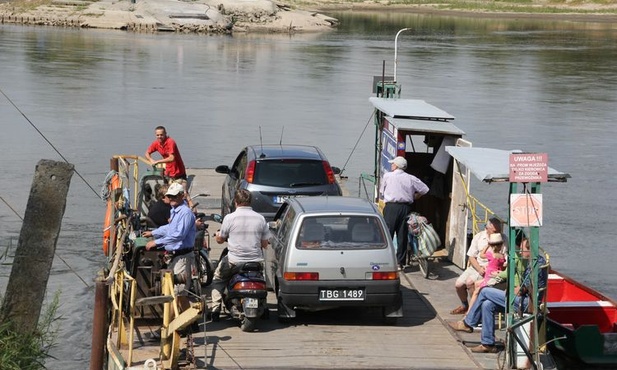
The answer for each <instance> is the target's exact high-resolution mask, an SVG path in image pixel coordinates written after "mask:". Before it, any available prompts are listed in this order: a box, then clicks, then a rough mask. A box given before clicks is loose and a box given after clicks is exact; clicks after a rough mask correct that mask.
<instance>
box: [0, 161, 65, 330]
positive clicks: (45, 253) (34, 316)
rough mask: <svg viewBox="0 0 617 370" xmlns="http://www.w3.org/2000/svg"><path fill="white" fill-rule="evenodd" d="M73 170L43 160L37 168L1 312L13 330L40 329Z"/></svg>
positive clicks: (1, 317)
mask: <svg viewBox="0 0 617 370" xmlns="http://www.w3.org/2000/svg"><path fill="white" fill-rule="evenodd" d="M73 168H74V166H73V165H72V164H70V163H65V162H56V161H51V160H44V159H43V160H40V161H39V163H38V164H37V165H36V169H35V172H34V179H33V181H32V187H31V188H30V197H29V198H28V204H27V206H26V213H25V215H24V222H23V224H22V227H21V233H20V235H19V242H18V243H17V249H16V251H15V258H14V260H13V267H12V269H11V276H10V277H9V283H8V286H7V288H6V295H5V299H4V304H3V306H2V309H1V310H0V321H5V320H7V321H11V322H12V325H13V329H14V330H18V331H20V332H23V333H29V332H33V331H34V330H35V329H36V327H37V324H38V320H39V315H40V313H41V307H42V305H43V300H44V298H45V291H46V289H47V281H48V280H49V272H50V270H51V265H52V262H53V259H54V253H55V251H56V242H57V241H58V234H59V233H60V226H61V224H62V216H63V215H64V210H65V208H66V195H67V193H68V191H69V184H70V182H71V177H72V176H73Z"/></svg>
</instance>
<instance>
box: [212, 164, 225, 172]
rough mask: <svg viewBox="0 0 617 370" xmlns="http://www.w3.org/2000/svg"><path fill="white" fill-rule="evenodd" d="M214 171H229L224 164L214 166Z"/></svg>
mask: <svg viewBox="0 0 617 370" xmlns="http://www.w3.org/2000/svg"><path fill="white" fill-rule="evenodd" d="M214 171H216V172H217V173H229V166H226V165H220V166H216V168H215V169H214Z"/></svg>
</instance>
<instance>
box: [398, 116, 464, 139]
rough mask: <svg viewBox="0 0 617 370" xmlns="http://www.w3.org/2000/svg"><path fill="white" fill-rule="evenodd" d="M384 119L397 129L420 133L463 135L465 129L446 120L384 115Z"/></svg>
mask: <svg viewBox="0 0 617 370" xmlns="http://www.w3.org/2000/svg"><path fill="white" fill-rule="evenodd" d="M386 120H388V122H390V123H391V124H392V125H394V126H395V127H396V128H398V130H399V131H419V132H422V133H435V134H446V135H456V136H463V135H465V131H463V130H461V129H460V128H458V127H456V126H455V125H454V124H453V123H452V122H448V121H431V120H419V119H409V118H392V117H390V116H386Z"/></svg>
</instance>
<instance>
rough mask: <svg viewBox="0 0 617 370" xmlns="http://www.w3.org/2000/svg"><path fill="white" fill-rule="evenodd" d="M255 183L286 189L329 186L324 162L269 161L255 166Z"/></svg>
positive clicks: (260, 162)
mask: <svg viewBox="0 0 617 370" xmlns="http://www.w3.org/2000/svg"><path fill="white" fill-rule="evenodd" d="M253 183H255V184H259V185H267V186H277V187H285V188H294V187H303V186H315V185H325V184H328V178H327V176H326V171H325V170H324V166H323V162H322V161H311V160H297V159H284V160H268V161H259V162H257V165H256V166H255V179H254V180H253Z"/></svg>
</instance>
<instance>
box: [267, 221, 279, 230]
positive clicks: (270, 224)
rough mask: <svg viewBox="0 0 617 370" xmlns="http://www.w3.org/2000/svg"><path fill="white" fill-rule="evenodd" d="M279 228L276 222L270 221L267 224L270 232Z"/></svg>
mask: <svg viewBox="0 0 617 370" xmlns="http://www.w3.org/2000/svg"><path fill="white" fill-rule="evenodd" d="M278 228H279V222H278V220H277V221H270V222H268V229H270V230H277V229H278Z"/></svg>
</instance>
